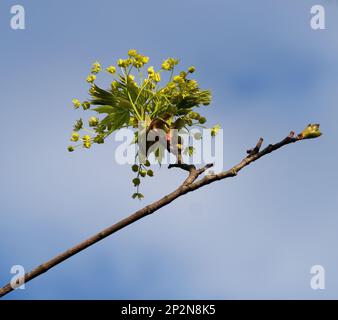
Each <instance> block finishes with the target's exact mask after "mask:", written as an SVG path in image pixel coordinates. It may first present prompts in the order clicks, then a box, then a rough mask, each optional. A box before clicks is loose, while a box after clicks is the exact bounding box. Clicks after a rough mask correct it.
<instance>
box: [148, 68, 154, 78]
mask: <svg viewBox="0 0 338 320" xmlns="http://www.w3.org/2000/svg"><path fill="white" fill-rule="evenodd" d="M148 74H149V75H150V76H153V75H154V74H155V70H154V67H149V68H148Z"/></svg>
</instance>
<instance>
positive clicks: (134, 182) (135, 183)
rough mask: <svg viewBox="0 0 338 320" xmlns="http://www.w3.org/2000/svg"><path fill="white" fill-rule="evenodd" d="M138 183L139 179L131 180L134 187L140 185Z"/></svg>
mask: <svg viewBox="0 0 338 320" xmlns="http://www.w3.org/2000/svg"><path fill="white" fill-rule="evenodd" d="M140 183H141V180H140V179H139V178H135V179H133V184H134V186H135V187H136V186H138V185H140Z"/></svg>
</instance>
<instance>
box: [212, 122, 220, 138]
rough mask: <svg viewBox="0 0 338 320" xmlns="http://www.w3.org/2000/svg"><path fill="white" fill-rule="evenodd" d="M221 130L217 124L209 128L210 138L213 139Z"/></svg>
mask: <svg viewBox="0 0 338 320" xmlns="http://www.w3.org/2000/svg"><path fill="white" fill-rule="evenodd" d="M219 130H221V126H220V125H219V124H216V125H215V126H213V127H212V128H211V136H212V137H215V136H216V135H217V133H218V131H219Z"/></svg>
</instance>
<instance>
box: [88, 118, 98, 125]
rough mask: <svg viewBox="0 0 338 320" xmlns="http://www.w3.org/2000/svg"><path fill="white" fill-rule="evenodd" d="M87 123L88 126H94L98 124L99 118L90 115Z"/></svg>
mask: <svg viewBox="0 0 338 320" xmlns="http://www.w3.org/2000/svg"><path fill="white" fill-rule="evenodd" d="M88 124H89V126H90V127H95V126H97V125H98V124H99V119H98V118H97V117H90V118H89V121H88Z"/></svg>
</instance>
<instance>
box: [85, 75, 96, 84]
mask: <svg viewBox="0 0 338 320" xmlns="http://www.w3.org/2000/svg"><path fill="white" fill-rule="evenodd" d="M95 79H96V75H95V74H90V75H89V76H88V77H87V82H88V83H93V82H94V81H95Z"/></svg>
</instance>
